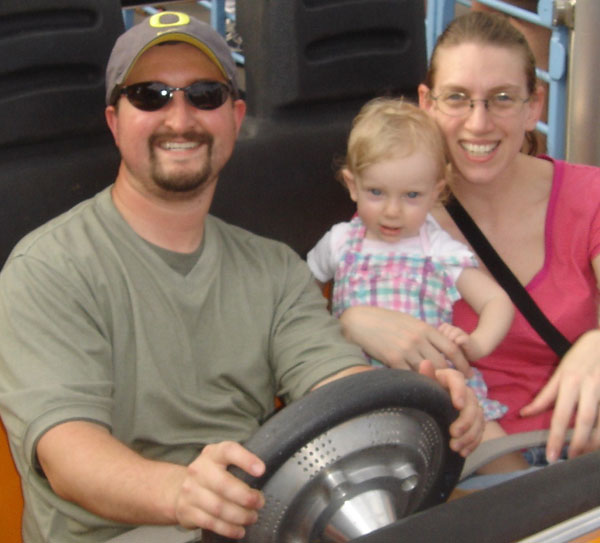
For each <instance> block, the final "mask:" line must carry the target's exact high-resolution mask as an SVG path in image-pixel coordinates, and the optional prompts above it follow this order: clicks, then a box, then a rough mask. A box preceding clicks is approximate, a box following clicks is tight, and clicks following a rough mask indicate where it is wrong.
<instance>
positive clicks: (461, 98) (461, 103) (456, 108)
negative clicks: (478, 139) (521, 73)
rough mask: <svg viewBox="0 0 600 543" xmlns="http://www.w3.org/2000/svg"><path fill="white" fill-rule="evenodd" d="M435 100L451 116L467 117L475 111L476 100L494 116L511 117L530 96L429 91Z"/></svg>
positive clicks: (506, 93)
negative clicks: (474, 95) (435, 94)
mask: <svg viewBox="0 0 600 543" xmlns="http://www.w3.org/2000/svg"><path fill="white" fill-rule="evenodd" d="M429 97H430V98H431V99H432V100H435V102H436V104H437V108H438V109H439V110H440V111H441V112H442V113H445V114H446V115H450V116H451V117H466V116H467V115H469V114H470V113H471V111H473V108H474V107H475V102H482V103H483V106H484V107H485V109H486V110H487V111H488V112H489V113H490V115H493V116H494V117H511V116H512V115H516V114H517V113H518V112H519V111H520V110H521V108H522V106H523V104H524V103H525V102H528V101H529V97H527V98H521V97H520V96H517V95H516V94H512V93H510V92H497V93H496V94H493V95H492V96H490V97H489V98H471V97H470V96H469V95H468V94H465V93H464V92H456V91H448V92H442V93H441V94H439V95H438V96H434V95H433V94H431V93H429Z"/></svg>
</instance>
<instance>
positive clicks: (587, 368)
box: [521, 330, 600, 462]
mask: <svg viewBox="0 0 600 543" xmlns="http://www.w3.org/2000/svg"><path fill="white" fill-rule="evenodd" d="M553 404H554V413H553V415H552V422H551V424H550V436H549V438H548V443H547V445H546V456H547V458H548V460H549V461H551V462H553V461H555V460H556V459H557V458H558V457H559V455H560V451H561V450H562V447H563V445H564V442H565V434H566V432H567V429H568V428H569V425H570V422H571V421H572V419H573V417H575V429H574V433H573V437H572V439H571V444H570V446H569V458H573V457H575V456H578V455H580V454H583V453H586V452H590V451H593V450H596V449H599V448H600V421H599V417H598V408H599V406H600V330H590V331H589V332H586V333H585V334H583V335H582V336H581V337H580V338H579V339H578V340H577V341H576V342H575V344H574V345H573V347H571V349H569V351H568V352H567V354H566V355H565V356H564V357H563V359H562V360H561V362H560V364H559V366H558V368H557V369H556V371H555V372H554V375H553V376H552V377H551V378H550V380H549V381H548V383H546V386H545V387H544V388H543V389H542V390H541V391H540V393H539V394H538V395H537V396H536V397H535V399H534V400H533V401H532V402H531V403H530V404H529V405H527V406H525V407H524V408H523V409H521V415H522V416H524V417H527V416H531V415H537V414H539V413H542V412H544V411H546V410H547V409H550V408H551V407H552V405H553Z"/></svg>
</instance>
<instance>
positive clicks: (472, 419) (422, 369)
mask: <svg viewBox="0 0 600 543" xmlns="http://www.w3.org/2000/svg"><path fill="white" fill-rule="evenodd" d="M419 373H421V374H422V375H426V376H427V377H431V378H432V379H435V380H436V381H437V382H438V383H440V385H442V386H443V387H444V388H445V389H447V390H448V392H449V393H450V398H451V399H452V405H454V407H455V408H456V409H458V410H459V415H458V418H457V419H456V420H455V421H454V422H453V423H452V424H451V425H450V448H451V449H452V450H453V451H456V452H457V453H459V454H460V455H461V456H463V457H465V458H466V457H467V456H468V455H469V454H471V453H472V452H473V451H474V450H475V449H476V448H477V446H478V445H479V443H480V442H481V438H482V437H483V430H484V428H485V421H484V419H483V411H482V410H481V407H479V403H478V402H477V398H476V397H475V393H474V392H473V391H472V390H471V389H470V388H469V387H468V386H467V384H466V382H465V378H464V376H463V375H462V373H459V372H458V371H456V370H453V369H450V368H446V369H441V370H436V369H435V368H434V367H433V364H431V362H429V361H428V360H424V361H423V363H422V364H421V365H420V366H419Z"/></svg>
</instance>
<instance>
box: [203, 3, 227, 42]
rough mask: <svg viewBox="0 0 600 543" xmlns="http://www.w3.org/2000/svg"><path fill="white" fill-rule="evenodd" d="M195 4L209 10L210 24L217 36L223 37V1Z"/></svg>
mask: <svg viewBox="0 0 600 543" xmlns="http://www.w3.org/2000/svg"><path fill="white" fill-rule="evenodd" d="M197 4H199V5H200V6H202V7H205V8H206V9H208V10H210V24H211V25H212V27H213V28H214V29H215V30H216V31H217V32H218V33H219V34H221V35H222V36H225V19H226V18H227V14H226V12H225V0H202V1H200V2H197Z"/></svg>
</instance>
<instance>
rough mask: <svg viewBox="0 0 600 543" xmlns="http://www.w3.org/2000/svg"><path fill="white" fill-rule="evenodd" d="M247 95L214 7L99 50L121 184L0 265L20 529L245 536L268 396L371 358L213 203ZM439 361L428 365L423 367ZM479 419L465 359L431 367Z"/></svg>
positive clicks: (310, 290) (295, 266) (99, 536)
mask: <svg viewBox="0 0 600 543" xmlns="http://www.w3.org/2000/svg"><path fill="white" fill-rule="evenodd" d="M244 113H245V104H244V102H243V101H242V100H240V99H239V98H238V87H237V82H236V77H235V65H234V63H233V61H232V59H231V55H230V53H229V51H228V49H227V46H226V44H225V42H224V41H223V40H222V38H221V37H220V36H219V35H218V34H217V33H216V32H214V31H213V30H212V29H211V28H210V26H209V25H206V24H204V23H201V22H199V21H196V20H194V19H191V18H190V17H189V16H187V15H185V14H182V13H174V12H163V13H160V14H158V15H156V16H153V17H151V18H150V19H147V20H146V21H144V22H143V23H141V24H140V25H137V26H136V27H134V28H133V29H130V30H129V31H128V32H126V33H125V34H124V35H123V36H121V37H120V38H119V40H118V41H117V43H116V44H115V48H114V50H113V52H112V55H111V58H110V60H109V63H108V67H107V108H106V119H107V123H108V126H109V127H110V129H111V131H112V133H113V135H114V139H115V142H116V144H117V146H118V148H119V150H120V152H121V156H122V161H121V165H120V169H119V172H118V176H117V179H116V180H115V182H114V185H112V186H111V187H109V188H108V189H106V190H104V191H103V192H101V193H100V194H98V195H97V196H96V197H95V198H93V199H91V200H89V201H86V202H83V203H82V204H80V205H79V206H77V207H75V208H74V209H72V210H71V211H70V212H68V213H66V214H64V215H62V216H60V217H58V218H57V219H55V220H53V221H51V222H50V223H48V224H47V225H45V226H43V227H41V228H40V229H38V230H36V231H35V232H33V233H32V234H30V235H29V236H27V237H26V238H25V239H24V240H23V241H22V242H21V243H20V244H19V245H18V246H17V247H16V248H15V250H14V251H13V253H12V255H11V257H10V259H9V261H8V262H7V264H6V266H5V268H4V270H3V272H2V274H1V276H0V330H1V331H0V335H1V337H0V375H2V379H1V381H0V409H1V414H2V418H3V421H4V423H5V425H6V427H7V429H8V431H9V434H10V440H11V444H12V448H13V453H14V456H15V461H16V464H17V466H18V468H19V471H20V474H21V476H22V478H23V480H24V483H25V484H24V493H25V501H26V510H25V515H24V540H25V542H26V543H34V542H38V541H58V542H60V543H69V542H75V541H77V542H79V543H80V542H88V541H89V542H91V541H106V540H107V539H109V538H110V537H113V536H115V535H117V534H120V533H122V532H124V531H126V530H128V529H131V527H132V525H141V524H180V525H183V526H185V527H189V528H192V527H201V528H208V529H211V530H213V531H215V532H217V533H220V534H223V535H225V536H228V537H234V538H239V537H242V536H243V533H244V528H243V527H244V526H245V525H248V524H250V523H252V522H254V521H255V520H256V518H257V511H258V509H260V507H261V506H262V504H263V497H262V495H261V494H260V492H258V491H256V490H253V489H250V488H249V487H247V486H246V485H245V484H243V483H242V482H241V481H239V480H238V479H236V478H234V477H233V476H232V475H231V474H229V472H228V471H227V467H228V466H229V465H236V466H239V467H240V468H241V469H243V470H245V471H247V472H250V473H251V474H253V475H260V474H261V473H262V472H263V471H264V465H263V463H262V462H261V460H260V459H259V458H257V457H256V456H254V455H253V454H251V453H250V452H249V451H247V450H246V449H244V448H243V447H242V446H241V445H239V444H238V442H240V441H243V440H244V439H246V438H247V437H248V436H250V435H251V434H252V433H253V431H254V430H255V429H256V428H257V427H258V426H259V425H260V423H261V421H263V420H264V419H265V418H266V417H268V416H269V414H270V413H271V412H272V411H273V398H274V397H275V396H276V395H278V396H281V397H283V398H284V400H285V401H293V400H294V399H297V398H299V397H301V396H302V395H303V394H305V393H306V392H307V391H309V390H310V389H312V388H314V387H315V386H318V385H319V384H322V383H324V382H326V381H328V380H330V379H334V378H339V377H343V376H344V375H348V374H350V373H354V372H358V371H364V370H365V369H366V367H365V366H364V360H363V357H362V354H361V353H360V351H359V350H358V349H357V348H356V347H355V346H352V345H350V344H348V343H347V342H346V341H344V339H343V338H342V336H341V334H340V331H339V328H338V323H337V322H336V320H335V319H333V318H332V317H330V316H329V315H328V313H327V311H326V310H325V306H324V300H323V299H322V296H321V295H320V293H319V291H318V289H317V288H316V287H315V285H314V281H313V279H312V276H311V274H310V272H309V271H308V269H307V268H306V266H305V265H304V263H303V262H302V261H301V260H300V259H299V258H298V257H297V256H296V255H295V254H294V253H293V252H292V251H291V250H290V249H288V248H287V247H285V246H284V245H283V244H280V243H278V242H274V241H269V240H266V239H263V238H259V237H257V236H254V235H252V234H250V233H248V232H245V231H243V230H240V229H238V228H235V227H233V226H229V225H226V224H224V223H223V222H222V221H219V220H218V219H216V218H214V217H212V216H210V215H209V214H208V211H209V207H210V203H211V200H212V197H213V194H214V191H215V187H216V182H217V177H218V175H219V172H220V171H221V169H222V167H223V166H224V165H225V163H226V162H227V160H228V159H229V157H230V155H231V153H232V150H233V146H234V142H235V140H236V137H237V134H238V132H239V129H240V126H241V123H242V119H243V117H244ZM429 373H430V374H431V375H433V373H432V371H429ZM437 376H438V379H439V380H440V381H441V382H442V384H444V385H446V386H447V387H448V388H449V389H450V391H451V394H452V397H453V401H454V403H455V405H456V406H457V407H458V408H463V409H462V412H461V416H460V417H459V419H457V421H456V422H455V423H454V425H453V427H452V429H451V433H452V435H453V436H454V439H453V440H452V442H451V446H452V447H453V448H455V450H458V451H460V452H461V453H462V454H467V453H468V452H469V451H470V450H472V449H473V447H474V446H475V445H476V444H477V442H478V440H479V438H480V434H481V428H482V421H481V416H480V413H479V409H478V408H477V406H476V404H475V401H474V399H473V397H472V395H471V394H470V392H468V391H467V390H466V389H465V387H464V383H463V381H462V379H461V378H460V376H459V374H458V373H456V372H453V371H452V370H443V371H442V372H438V374H437Z"/></svg>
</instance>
